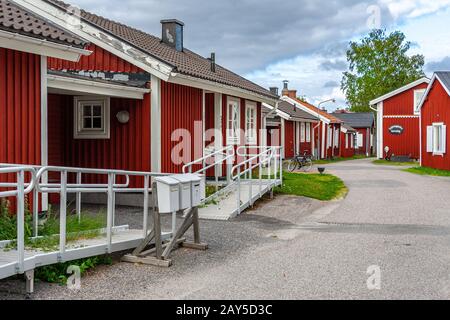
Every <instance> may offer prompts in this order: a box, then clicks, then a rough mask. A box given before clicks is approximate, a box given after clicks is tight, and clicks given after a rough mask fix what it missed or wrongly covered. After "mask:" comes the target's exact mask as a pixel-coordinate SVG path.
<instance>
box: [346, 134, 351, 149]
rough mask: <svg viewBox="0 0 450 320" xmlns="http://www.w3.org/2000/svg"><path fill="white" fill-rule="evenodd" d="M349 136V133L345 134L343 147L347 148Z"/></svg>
mask: <svg viewBox="0 0 450 320" xmlns="http://www.w3.org/2000/svg"><path fill="white" fill-rule="evenodd" d="M350 137H351V135H350V134H345V149H348V139H349V138H350Z"/></svg>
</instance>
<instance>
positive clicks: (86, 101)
mask: <svg viewBox="0 0 450 320" xmlns="http://www.w3.org/2000/svg"><path fill="white" fill-rule="evenodd" d="M89 105H91V106H93V105H99V106H101V115H100V118H101V123H102V126H101V128H98V129H96V128H84V119H85V117H88V116H85V115H84V107H85V106H89ZM110 105H111V99H110V98H109V97H92V96H83V97H75V98H74V117H73V118H74V126H73V128H74V132H73V136H74V139H110V135H111V130H110V127H111V126H110V122H111V115H110V114H111V112H110V109H111V107H110ZM90 117H91V118H92V119H93V118H94V116H93V115H90Z"/></svg>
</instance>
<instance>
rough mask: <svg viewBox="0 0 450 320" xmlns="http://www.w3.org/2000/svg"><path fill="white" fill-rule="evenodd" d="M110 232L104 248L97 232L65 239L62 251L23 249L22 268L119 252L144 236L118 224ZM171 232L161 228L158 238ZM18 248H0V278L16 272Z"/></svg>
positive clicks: (134, 245)
mask: <svg viewBox="0 0 450 320" xmlns="http://www.w3.org/2000/svg"><path fill="white" fill-rule="evenodd" d="M116 230H117V231H114V232H113V235H112V242H111V248H110V249H109V248H108V244H107V241H106V237H105V236H104V235H101V236H99V237H96V238H92V239H83V240H78V241H74V242H69V243H67V245H66V251H65V252H63V253H60V252H59V250H57V251H52V252H46V251H42V250H33V249H26V250H25V253H24V255H25V260H24V272H27V271H30V270H34V269H35V268H37V267H42V266H46V265H51V264H55V263H59V262H67V261H73V260H77V259H82V258H88V257H93V256H98V255H103V254H107V253H114V252H120V251H125V250H130V249H134V248H136V247H137V246H138V245H139V244H140V243H141V242H142V240H143V239H144V234H143V231H142V229H141V230H136V229H129V228H128V227H126V226H125V227H120V228H117V229H116ZM171 235H172V233H171V232H163V233H162V239H163V240H164V241H165V240H168V239H170V237H171ZM17 261H18V252H17V251H16V250H9V249H7V248H6V249H5V248H2V249H0V279H3V278H7V277H10V276H13V275H15V274H17V273H18V265H17Z"/></svg>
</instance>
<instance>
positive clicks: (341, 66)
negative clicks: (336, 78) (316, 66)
mask: <svg viewBox="0 0 450 320" xmlns="http://www.w3.org/2000/svg"><path fill="white" fill-rule="evenodd" d="M320 68H322V69H323V70H325V71H331V70H338V71H343V70H346V69H347V62H346V61H344V60H335V61H332V60H328V61H323V62H322V63H321V64H320Z"/></svg>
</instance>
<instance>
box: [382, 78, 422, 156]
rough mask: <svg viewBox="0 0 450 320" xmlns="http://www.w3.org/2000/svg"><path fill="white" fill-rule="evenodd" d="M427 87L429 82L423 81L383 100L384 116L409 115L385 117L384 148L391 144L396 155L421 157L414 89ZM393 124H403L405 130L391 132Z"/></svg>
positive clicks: (391, 148) (390, 146)
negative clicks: (398, 132) (399, 132)
mask: <svg viewBox="0 0 450 320" xmlns="http://www.w3.org/2000/svg"><path fill="white" fill-rule="evenodd" d="M426 88H427V84H426V83H423V84H420V85H418V86H416V87H414V88H411V89H409V90H407V91H405V92H402V93H400V94H398V95H396V96H394V97H391V98H389V99H386V100H385V101H383V116H408V117H397V118H395V117H394V118H383V149H384V148H385V147H386V146H389V148H390V150H391V152H392V153H394V154H396V155H406V156H408V155H411V156H412V157H413V158H415V159H418V158H419V157H420V150H419V149H420V146H419V143H420V138H419V135H420V133H419V132H420V130H419V116H417V115H414V90H417V89H426ZM393 125H400V126H402V127H403V128H404V132H403V133H402V134H401V135H393V134H391V133H390V132H389V128H390V127H391V126H393Z"/></svg>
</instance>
